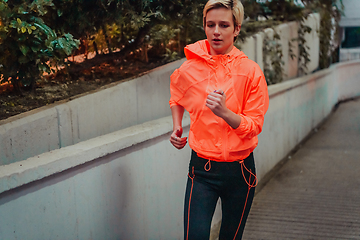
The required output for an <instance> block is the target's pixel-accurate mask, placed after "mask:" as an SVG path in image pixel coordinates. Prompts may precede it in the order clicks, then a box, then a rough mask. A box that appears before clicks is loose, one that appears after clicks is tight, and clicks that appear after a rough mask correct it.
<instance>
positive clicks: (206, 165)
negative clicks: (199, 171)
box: [204, 159, 211, 172]
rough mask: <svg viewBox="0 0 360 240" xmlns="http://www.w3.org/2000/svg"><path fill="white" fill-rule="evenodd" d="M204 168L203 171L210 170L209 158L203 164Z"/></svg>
mask: <svg viewBox="0 0 360 240" xmlns="http://www.w3.org/2000/svg"><path fill="white" fill-rule="evenodd" d="M204 169H205V171H207V172H208V171H210V169H211V160H210V159H209V160H208V161H207V163H206V164H205V166H204Z"/></svg>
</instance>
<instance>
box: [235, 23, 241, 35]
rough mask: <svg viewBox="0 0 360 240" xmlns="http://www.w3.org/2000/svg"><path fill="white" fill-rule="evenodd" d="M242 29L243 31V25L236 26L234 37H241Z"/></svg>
mask: <svg viewBox="0 0 360 240" xmlns="http://www.w3.org/2000/svg"><path fill="white" fill-rule="evenodd" d="M240 29H241V25H236V26H235V29H234V37H236V36H237V35H239V33H240Z"/></svg>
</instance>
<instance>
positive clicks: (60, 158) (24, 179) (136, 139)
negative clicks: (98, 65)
mask: <svg viewBox="0 0 360 240" xmlns="http://www.w3.org/2000/svg"><path fill="white" fill-rule="evenodd" d="M183 124H184V127H187V126H189V125H190V118H189V117H188V115H186V114H185V116H184V120H183ZM171 131H172V117H171V116H169V117H164V118H161V119H158V120H154V121H149V122H146V123H143V124H139V125H135V126H132V127H129V128H125V129H123V130H119V131H116V132H113V133H109V134H106V135H103V136H100V137H96V138H93V139H90V140H87V141H83V142H80V143H77V144H74V145H72V146H68V147H64V148H61V149H56V150H53V151H49V152H46V153H43V154H40V155H38V156H35V157H31V158H28V159H26V160H24V161H19V162H16V163H12V164H9V165H5V166H2V167H1V168H0V194H1V193H2V192H5V191H8V190H10V189H14V188H17V187H20V186H22V185H25V184H28V183H31V182H34V181H37V180H40V179H43V178H45V177H48V176H50V175H54V174H56V173H59V172H62V171H64V170H67V169H71V168H74V167H76V166H79V165H82V164H85V163H87V162H90V161H93V160H95V159H99V158H101V157H103V156H106V155H108V154H111V153H114V152H117V151H120V150H122V149H125V148H128V147H131V146H133V145H136V144H139V143H141V142H145V141H147V140H150V139H154V138H156V137H158V136H161V135H164V134H168V133H170V132H171Z"/></svg>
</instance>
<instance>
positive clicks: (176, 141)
mask: <svg viewBox="0 0 360 240" xmlns="http://www.w3.org/2000/svg"><path fill="white" fill-rule="evenodd" d="M182 132H183V130H182V127H178V128H176V129H175V130H174V131H173V132H172V134H171V136H170V142H171V144H172V145H173V146H174V147H176V148H177V149H182V148H183V147H185V145H186V143H187V137H183V138H182V137H181V136H182Z"/></svg>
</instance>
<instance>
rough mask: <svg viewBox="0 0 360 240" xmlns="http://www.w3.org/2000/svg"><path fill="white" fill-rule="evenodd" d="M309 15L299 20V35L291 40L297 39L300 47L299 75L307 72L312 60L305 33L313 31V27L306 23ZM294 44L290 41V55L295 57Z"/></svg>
mask: <svg viewBox="0 0 360 240" xmlns="http://www.w3.org/2000/svg"><path fill="white" fill-rule="evenodd" d="M306 18H307V16H305V17H303V18H302V19H301V20H300V21H299V29H298V37H297V38H294V39H292V40H291V41H296V42H297V44H298V48H299V55H298V75H299V76H302V75H304V74H306V73H307V69H308V68H307V67H308V63H309V62H310V54H309V50H310V48H309V46H308V45H307V44H306V39H305V34H306V33H311V31H312V29H311V27H309V26H307V25H305V20H306ZM292 48H293V46H292V45H291V43H290V42H289V49H290V50H289V51H290V57H291V58H292V59H293V58H294V57H295V56H296V54H295V53H294V52H293V50H292Z"/></svg>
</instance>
